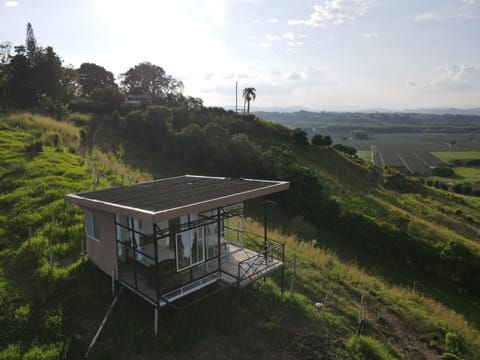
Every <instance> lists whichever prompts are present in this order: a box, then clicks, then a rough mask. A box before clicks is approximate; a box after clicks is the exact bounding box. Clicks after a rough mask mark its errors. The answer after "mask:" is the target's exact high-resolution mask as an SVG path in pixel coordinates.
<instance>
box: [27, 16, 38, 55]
mask: <svg viewBox="0 0 480 360" xmlns="http://www.w3.org/2000/svg"><path fill="white" fill-rule="evenodd" d="M25 47H26V49H27V55H28V56H29V57H31V56H33V54H35V52H36V51H37V39H35V34H34V33H33V27H32V24H30V23H28V24H27V38H26V40H25Z"/></svg>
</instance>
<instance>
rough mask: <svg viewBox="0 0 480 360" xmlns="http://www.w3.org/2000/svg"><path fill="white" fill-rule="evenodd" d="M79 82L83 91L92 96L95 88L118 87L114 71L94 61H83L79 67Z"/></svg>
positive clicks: (84, 93)
mask: <svg viewBox="0 0 480 360" xmlns="http://www.w3.org/2000/svg"><path fill="white" fill-rule="evenodd" d="M77 71H78V74H79V83H80V86H81V88H82V93H83V95H85V96H87V97H88V96H90V95H91V94H92V92H93V90H95V88H106V87H115V88H116V87H117V84H115V78H114V76H113V73H111V72H110V71H107V70H106V69H105V68H104V67H102V66H99V65H97V64H93V63H83V64H82V65H80V68H78V70H77Z"/></svg>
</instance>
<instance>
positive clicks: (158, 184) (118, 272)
mask: <svg viewBox="0 0 480 360" xmlns="http://www.w3.org/2000/svg"><path fill="white" fill-rule="evenodd" d="M288 188H289V183H288V182H284V181H267V180H252V179H230V178H219V177H204V176H191V175H185V176H179V177H173V178H168V179H161V180H155V181H151V182H146V183H140V184H135V185H130V186H123V187H116V188H110V189H104V190H96V191H89V192H82V193H78V194H68V195H66V196H65V200H66V201H67V202H70V203H73V204H77V205H80V206H81V207H83V208H84V210H85V233H86V238H85V241H86V249H87V252H88V256H89V258H90V259H91V261H92V262H93V263H95V264H96V265H97V266H98V267H99V268H100V269H101V270H103V271H104V272H105V273H107V274H109V275H112V276H113V277H114V279H115V280H117V281H118V282H120V283H121V284H123V285H124V286H125V287H127V288H129V289H130V290H132V291H133V292H135V293H137V294H138V295H140V296H141V297H143V298H144V299H145V300H147V301H149V302H150V303H152V305H154V306H155V308H156V309H157V308H160V307H162V306H165V305H169V304H172V303H173V302H174V301H175V300H177V299H179V298H182V297H184V296H186V295H188V294H190V293H193V292H195V291H197V290H199V289H201V288H204V287H206V286H208V285H211V284H214V283H218V284H220V285H222V284H223V285H236V286H244V285H246V284H248V283H250V282H252V281H254V280H256V279H258V278H260V277H264V276H265V275H267V274H268V273H270V272H272V271H274V270H276V269H282V270H283V261H284V246H283V243H278V242H275V241H273V240H271V239H268V238H267V228H266V224H265V233H264V234H263V235H262V236H258V235H253V234H250V233H247V232H246V231H245V229H244V206H243V202H245V201H247V200H250V199H255V198H259V197H262V196H266V195H269V194H274V193H277V192H280V191H284V190H287V189H288ZM265 211H266V210H265Z"/></svg>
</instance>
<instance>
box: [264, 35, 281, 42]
mask: <svg viewBox="0 0 480 360" xmlns="http://www.w3.org/2000/svg"><path fill="white" fill-rule="evenodd" d="M265 39H267V40H268V41H276V40H280V36H278V35H275V34H265Z"/></svg>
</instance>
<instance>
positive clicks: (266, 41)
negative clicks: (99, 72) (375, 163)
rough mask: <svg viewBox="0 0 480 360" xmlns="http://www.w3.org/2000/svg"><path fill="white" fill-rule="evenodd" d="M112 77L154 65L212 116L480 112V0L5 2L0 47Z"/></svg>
mask: <svg viewBox="0 0 480 360" xmlns="http://www.w3.org/2000/svg"><path fill="white" fill-rule="evenodd" d="M28 22H30V23H31V24H32V26H33V29H34V33H35V36H36V39H37V43H38V45H39V46H42V47H46V46H52V47H53V48H54V50H55V51H56V52H57V53H58V54H59V55H60V56H61V58H62V60H63V61H64V64H65V65H69V64H71V65H73V66H74V67H78V66H79V65H80V64H81V63H83V62H93V63H95V64H98V65H101V66H103V67H105V68H106V69H107V70H109V71H112V72H113V73H114V75H115V76H116V77H118V76H120V74H121V73H124V72H126V71H127V70H128V69H129V68H131V67H133V66H134V65H136V64H138V63H140V62H143V61H149V62H151V63H153V64H155V65H159V66H161V67H162V68H164V69H165V71H166V72H167V73H168V74H170V75H172V76H174V77H175V78H177V79H179V80H182V81H183V83H184V85H185V91H184V92H185V94H186V95H190V96H196V97H200V98H202V99H203V100H204V104H205V105H207V106H232V105H233V106H234V105H235V83H236V82H238V89H239V96H238V103H239V106H240V105H241V106H243V100H242V98H241V91H242V89H243V88H245V87H255V89H256V94H257V98H256V100H255V102H254V103H253V104H252V108H253V109H255V107H287V106H300V107H304V108H308V109H312V110H354V109H377V108H385V109H387V108H388V109H393V110H399V109H414V108H432V107H458V108H470V107H480V0H316V1H315V0H314V1H310V0H295V1H292V0H169V1H165V0H157V1H154V0H135V1H132V0H96V1H95V0H80V1H65V0H19V1H12V0H10V1H4V0H0V43H2V42H5V41H10V42H11V43H12V44H13V45H19V44H23V43H24V42H25V35H26V25H27V23H28Z"/></svg>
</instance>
